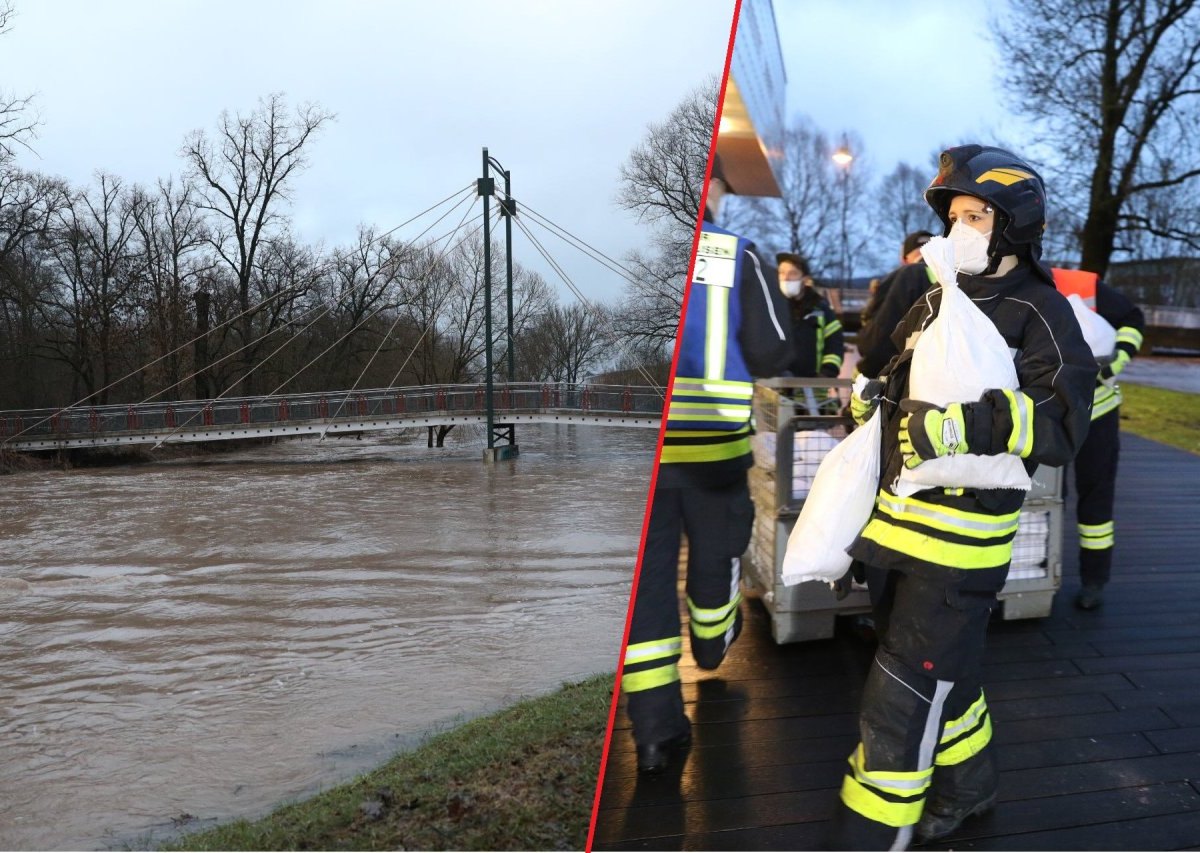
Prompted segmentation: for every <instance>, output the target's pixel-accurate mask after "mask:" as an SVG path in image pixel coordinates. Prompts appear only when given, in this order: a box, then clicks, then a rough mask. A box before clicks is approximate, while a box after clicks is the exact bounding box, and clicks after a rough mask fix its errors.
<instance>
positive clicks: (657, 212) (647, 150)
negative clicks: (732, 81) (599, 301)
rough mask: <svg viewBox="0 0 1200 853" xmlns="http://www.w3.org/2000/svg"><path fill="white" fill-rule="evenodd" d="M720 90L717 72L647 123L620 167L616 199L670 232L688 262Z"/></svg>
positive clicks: (645, 220) (676, 249) (647, 220)
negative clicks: (663, 116)
mask: <svg viewBox="0 0 1200 853" xmlns="http://www.w3.org/2000/svg"><path fill="white" fill-rule="evenodd" d="M719 92H720V86H719V81H717V79H716V78H715V77H714V78H711V79H710V80H709V81H708V82H707V83H705V84H704V85H702V86H699V87H697V88H696V89H694V90H692V92H690V93H689V94H688V95H687V96H686V97H685V98H684V99H683V100H682V101H680V102H679V104H678V105H677V106H676V107H675V108H674V109H673V110H671V112H670V114H669V115H668V116H667V118H666V119H665V120H664V121H662V122H651V123H650V124H649V125H648V126H647V128H646V135H645V137H644V138H643V139H642V141H641V142H640V143H638V145H637V146H636V147H635V148H634V149H633V151H631V152H630V154H629V159H628V160H626V162H625V163H624V164H623V165H622V166H621V189H620V191H619V192H618V193H617V204H618V205H620V206H621V207H622V208H624V209H625V210H631V211H634V212H636V213H637V215H638V219H639V221H643V222H651V223H655V224H656V225H657V226H658V227H659V229H660V231H662V232H663V233H665V234H666V235H668V236H669V237H670V241H669V245H671V247H672V249H673V250H674V251H677V252H681V253H682V254H683V256H684V261H683V265H684V266H686V264H687V256H688V255H689V254H690V253H691V248H692V237H693V234H694V233H695V230H696V219H697V217H698V216H699V215H700V196H701V194H702V193H703V191H704V173H705V171H706V170H707V168H708V149H709V145H710V144H711V142H712V132H713V123H714V122H715V120H716V114H717V95H718V94H719ZM682 285H683V282H682V281H681V282H680V287H682Z"/></svg>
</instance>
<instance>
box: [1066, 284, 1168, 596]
mask: <svg viewBox="0 0 1200 853" xmlns="http://www.w3.org/2000/svg"><path fill="white" fill-rule="evenodd" d="M1053 272H1054V283H1055V285H1056V286H1057V287H1058V289H1059V291H1061V292H1062V293H1063V294H1066V295H1070V294H1072V293H1077V294H1079V296H1080V297H1081V298H1082V299H1083V301H1084V303H1085V304H1086V305H1087V306H1088V307H1089V308H1091V309H1092V310H1093V311H1095V312H1096V313H1097V314H1099V315H1100V316H1101V317H1103V318H1104V319H1105V320H1107V321H1108V322H1109V323H1110V324H1111V325H1112V327H1113V328H1114V329H1116V330H1117V348H1116V350H1115V352H1114V353H1113V358H1112V361H1110V362H1108V363H1107V364H1104V365H1103V366H1102V367H1101V368H1100V375H1099V376H1098V377H1097V379H1096V391H1095V397H1094V399H1093V401H1092V426H1091V429H1089V430H1088V437H1087V440H1086V441H1085V442H1084V443H1083V447H1082V448H1080V450H1079V455H1078V456H1077V457H1076V458H1075V495H1076V497H1075V500H1076V504H1075V515H1076V516H1077V518H1076V521H1077V522H1078V529H1079V580H1080V581H1081V582H1082V588H1081V589H1080V591H1079V593H1078V595H1076V596H1075V606H1076V607H1078V608H1079V609H1080V610H1095V609H1096V608H1097V607H1099V606H1100V605H1101V604H1103V603H1104V585H1105V584H1106V583H1108V580H1109V577H1110V576H1111V574H1112V552H1113V543H1114V540H1115V535H1116V534H1115V525H1114V523H1113V498H1114V497H1115V494H1116V486H1117V459H1118V458H1119V456H1120V452H1121V427H1120V406H1121V389H1120V388H1119V387H1118V386H1117V384H1116V381H1115V380H1116V377H1117V375H1118V374H1120V372H1121V371H1122V370H1124V369H1125V366H1126V365H1128V364H1129V362H1130V360H1131V359H1132V358H1133V357H1134V356H1135V355H1137V351H1138V350H1139V349H1140V348H1141V346H1142V334H1143V331H1144V330H1145V328H1146V318H1145V316H1144V315H1143V314H1142V309H1140V308H1138V307H1137V306H1136V305H1134V304H1133V303H1132V302H1131V301H1130V300H1129V299H1128V298H1127V297H1126V296H1125V295H1124V294H1122V293H1120V292H1119V291H1117V290H1115V289H1113V288H1112V287H1109V286H1108V285H1107V284H1105V283H1104V282H1102V281H1100V277H1099V276H1098V275H1096V274H1095V273H1092V272H1086V271H1083V270H1062V269H1056V270H1054V271H1053Z"/></svg>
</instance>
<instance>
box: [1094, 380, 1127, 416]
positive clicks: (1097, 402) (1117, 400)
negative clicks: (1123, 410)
mask: <svg viewBox="0 0 1200 853" xmlns="http://www.w3.org/2000/svg"><path fill="white" fill-rule="evenodd" d="M1121 401H1122V397H1121V392H1120V391H1119V390H1117V388H1116V387H1115V386H1109V385H1103V384H1101V385H1097V386H1096V393H1095V396H1094V397H1093V398H1092V420H1096V418H1099V417H1102V416H1103V415H1107V414H1108V413H1109V412H1111V411H1112V410H1113V409H1115V408H1117V407H1118V406H1120V405H1121Z"/></svg>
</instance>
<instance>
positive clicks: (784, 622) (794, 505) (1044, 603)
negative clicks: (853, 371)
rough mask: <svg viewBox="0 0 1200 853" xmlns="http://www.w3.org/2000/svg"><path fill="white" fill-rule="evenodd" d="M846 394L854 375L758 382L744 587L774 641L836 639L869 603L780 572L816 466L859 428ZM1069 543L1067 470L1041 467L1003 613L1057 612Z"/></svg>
mask: <svg viewBox="0 0 1200 853" xmlns="http://www.w3.org/2000/svg"><path fill="white" fill-rule="evenodd" d="M849 399H850V380H848V379H824V378H814V379H792V378H780V379H762V380H759V381H758V382H757V383H756V385H755V389H754V417H755V429H756V434H755V436H754V438H753V439H752V442H753V449H754V466H753V468H752V469H751V471H750V495H751V498H752V499H753V500H754V510H755V516H754V532H753V535H752V536H751V539H750V547H749V549H748V551H747V552H746V555H745V557H744V558H743V560H742V563H743V572H742V577H743V582H744V584H745V586H746V589H747V593H748V594H749V595H750V596H752V597H758V598H760V599H761V600H762V603H763V605H764V607H766V610H767V613H768V614H769V615H770V619H771V633H772V634H773V635H774V637H775V641H776V642H777V643H792V642H799V641H803V640H818V639H825V638H827V637H832V636H833V632H834V624H835V619H836V617H837V616H838V615H839V614H856V613H869V612H870V609H871V605H870V600H869V598H868V596H867V591H866V588H865V587H860V586H859V585H858V584H855V585H854V588H853V590H852V591H851V592H850V594H849V595H848V596H846V598H844V599H843V600H841V601H838V600H837V597H836V596H835V595H834V593H833V591H832V590H831V589H830V588H829V586H828V585H827V584H823V583H801V584H797V585H795V586H790V587H789V586H784V585H783V580H782V577H781V571H782V568H783V555H784V553H785V552H786V550H787V542H788V536H789V535H790V534H791V532H792V528H793V527H794V526H795V524H796V519H797V517H798V516H799V515H800V509H801V507H803V506H804V500H805V498H806V497H807V496H808V491H809V489H810V488H811V487H812V482H813V478H814V477H815V476H816V472H817V468H818V466H819V465H820V464H821V460H822V459H824V458H825V455H826V454H827V453H828V452H829V451H830V450H832V449H833V448H834V447H836V446H837V443H838V442H839V441H840V440H841V439H843V438H845V437H846V435H848V434H849V431H850V429H851V428H852V427H853V421H852V420H851V419H850V418H849V417H848V416H845V415H842V414H841V411H842V409H843V407H844V405H845V403H846V402H848V401H849ZM1062 541H1063V501H1062V469H1061V468H1047V467H1045V466H1042V467H1039V468H1038V469H1037V471H1036V472H1035V473H1034V476H1033V487H1032V488H1031V489H1030V491H1029V493H1028V494H1027V495H1026V497H1025V503H1024V506H1023V507H1022V509H1021V518H1020V526H1019V528H1018V531H1017V536H1016V539H1015V540H1014V542H1013V558H1012V565H1011V567H1010V569H1009V573H1008V581H1007V583H1006V584H1005V585H1004V589H1003V590H1001V592H1000V595H999V599H1000V609H1001V613H1002V615H1003V618H1005V619H1029V618H1036V617H1042V616H1049V615H1050V608H1051V606H1052V605H1053V603H1054V595H1055V593H1056V592H1057V591H1058V589H1059V587H1060V586H1061V585H1062Z"/></svg>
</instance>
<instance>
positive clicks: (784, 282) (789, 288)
mask: <svg viewBox="0 0 1200 853" xmlns="http://www.w3.org/2000/svg"><path fill="white" fill-rule="evenodd" d="M803 288H804V282H803V281H801V280H800V279H798V278H784V279H780V280H779V289H780V290H782V291H783V295H784V296H786V297H787V298H788V299H791V298H792V297H794V296H799V295H800V291H801V290H802V289H803Z"/></svg>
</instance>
